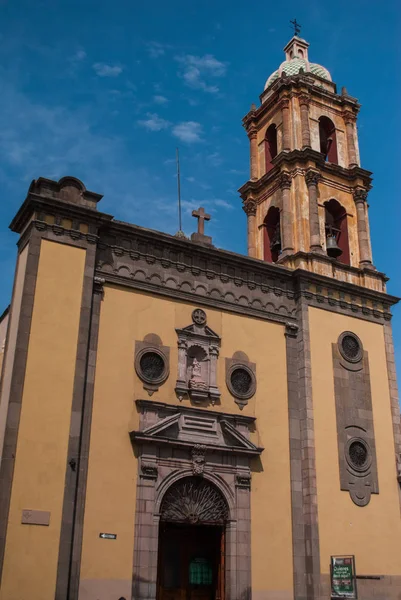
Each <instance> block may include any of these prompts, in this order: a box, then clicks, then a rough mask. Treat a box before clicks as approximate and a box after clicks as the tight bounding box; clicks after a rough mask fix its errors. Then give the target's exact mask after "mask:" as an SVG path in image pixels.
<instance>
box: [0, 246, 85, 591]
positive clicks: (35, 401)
mask: <svg viewBox="0 0 401 600" xmlns="http://www.w3.org/2000/svg"><path fill="white" fill-rule="evenodd" d="M84 262H85V251H84V250H81V249H78V248H73V247H71V246H65V245H62V244H56V243H53V242H50V241H46V240H44V241H42V245H41V251H40V260H39V271H38V278H37V284H36V294H35V302H34V308H33V316H32V326H31V334H30V342H29V349H28V359H27V367H26V376H25V384H24V393H23V398H22V412H21V420H20V428H19V434H18V444H17V452H16V465H15V470H14V482H13V487H12V495H11V507H10V514H9V524H8V530H7V542H6V553H5V561H4V572H3V580H2V587H1V592H0V598H1V599H2V600H53V599H54V592H55V583H56V571H57V559H58V549H59V538H60V526H61V513H62V504H63V495H64V480H65V473H66V464H67V445H68V435H69V427H70V417H71V402H72V391H73V379H74V370H75V358H76V352H77V339H78V328H79V314H80V306H81V295H82V284H83V274H84ZM23 509H34V510H43V511H50V513H51V516H50V526H48V527H46V526H37V525H21V513H22V510H23ZM22 565H23V568H21V566H22Z"/></svg>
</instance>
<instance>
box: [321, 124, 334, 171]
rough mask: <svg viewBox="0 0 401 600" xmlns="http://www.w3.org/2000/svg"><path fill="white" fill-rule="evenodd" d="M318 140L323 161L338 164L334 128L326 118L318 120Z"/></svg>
mask: <svg viewBox="0 0 401 600" xmlns="http://www.w3.org/2000/svg"><path fill="white" fill-rule="evenodd" d="M319 138H320V152H321V153H322V154H324V158H325V160H327V161H328V162H331V163H335V164H338V156H337V134H336V128H335V126H334V123H333V121H331V120H330V119H329V118H328V117H320V119H319Z"/></svg>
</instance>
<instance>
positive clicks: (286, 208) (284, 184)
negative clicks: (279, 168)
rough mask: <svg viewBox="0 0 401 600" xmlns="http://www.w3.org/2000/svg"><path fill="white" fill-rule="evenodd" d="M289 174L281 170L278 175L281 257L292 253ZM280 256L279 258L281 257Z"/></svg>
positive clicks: (292, 234)
mask: <svg viewBox="0 0 401 600" xmlns="http://www.w3.org/2000/svg"><path fill="white" fill-rule="evenodd" d="M291 181H292V179H291V175H290V174H289V173H287V172H283V173H281V175H280V188H281V198H282V210H281V231H282V253H281V257H284V256H286V255H287V254H292V252H293V250H294V233H293V216H292V210H291V192H290V189H291ZM281 257H280V258H281Z"/></svg>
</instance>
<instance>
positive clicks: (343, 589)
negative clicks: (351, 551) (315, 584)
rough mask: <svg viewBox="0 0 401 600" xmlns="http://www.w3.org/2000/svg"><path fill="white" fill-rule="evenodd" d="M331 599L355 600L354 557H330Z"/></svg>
mask: <svg viewBox="0 0 401 600" xmlns="http://www.w3.org/2000/svg"><path fill="white" fill-rule="evenodd" d="M330 576H331V597H332V598H357V597H358V596H357V589H356V574H355V556H353V555H349V556H332V557H331V560H330Z"/></svg>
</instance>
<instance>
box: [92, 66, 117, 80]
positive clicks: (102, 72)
mask: <svg viewBox="0 0 401 600" xmlns="http://www.w3.org/2000/svg"><path fill="white" fill-rule="evenodd" d="M92 67H93V68H94V70H95V72H96V75H99V77H118V75H120V73H122V71H123V68H122V67H120V66H119V65H107V64H106V63H95V64H94V65H92Z"/></svg>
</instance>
